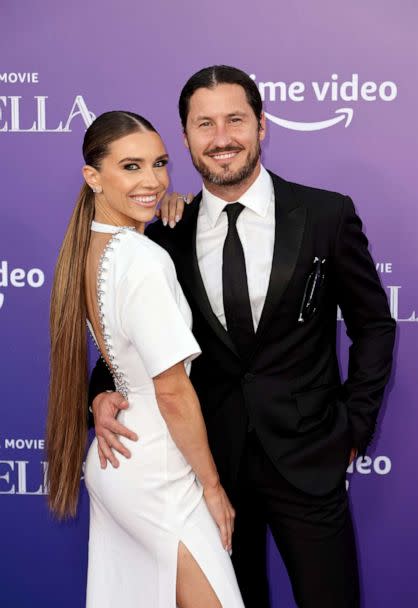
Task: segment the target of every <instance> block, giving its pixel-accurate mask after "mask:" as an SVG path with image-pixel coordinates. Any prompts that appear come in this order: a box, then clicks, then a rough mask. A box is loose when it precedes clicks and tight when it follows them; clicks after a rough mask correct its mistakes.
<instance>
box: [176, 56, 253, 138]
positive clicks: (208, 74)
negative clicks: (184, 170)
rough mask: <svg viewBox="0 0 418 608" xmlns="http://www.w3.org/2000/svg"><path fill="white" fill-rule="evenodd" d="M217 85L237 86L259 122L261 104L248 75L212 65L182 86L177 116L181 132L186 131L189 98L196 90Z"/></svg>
mask: <svg viewBox="0 0 418 608" xmlns="http://www.w3.org/2000/svg"><path fill="white" fill-rule="evenodd" d="M218 84H238V85H239V86H241V87H242V88H243V89H244V91H245V95H246V97H247V101H248V103H249V104H250V106H251V108H252V109H253V112H254V114H255V117H256V118H257V121H258V122H260V119H261V112H262V111H263V102H262V100H261V95H260V92H259V90H258V88H257V85H256V84H255V82H254V80H252V79H251V78H250V77H249V76H248V74H246V73H245V72H243V71H242V70H239V69H238V68H234V67H231V66H229V65H212V66H210V67H208V68H203V70H199V72H196V74H193V76H191V77H190V78H189V80H188V81H187V82H186V84H185V85H184V87H183V89H182V91H181V93H180V98H179V114H180V120H181V124H182V125H183V130H186V123H187V116H188V115H189V106H190V98H191V96H192V95H193V93H194V92H195V91H197V89H202V88H204V89H213V88H215V87H216V86H217V85H218Z"/></svg>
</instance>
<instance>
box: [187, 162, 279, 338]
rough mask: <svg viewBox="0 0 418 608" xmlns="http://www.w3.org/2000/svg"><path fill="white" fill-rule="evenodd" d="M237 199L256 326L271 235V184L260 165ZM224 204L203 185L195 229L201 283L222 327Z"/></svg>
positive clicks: (268, 270)
mask: <svg viewBox="0 0 418 608" xmlns="http://www.w3.org/2000/svg"><path fill="white" fill-rule="evenodd" d="M237 202H240V203H241V204H242V205H244V209H243V210H242V212H241V213H240V215H239V217H238V220H237V231H238V235H239V238H240V240H241V243H242V247H243V249H244V257H245V266H246V269H247V282H248V291H249V295H250V302H251V311H252V316H253V323H254V329H255V330H257V327H258V323H259V321H260V317H261V313H262V310H263V306H264V301H265V299H266V293H267V288H268V284H269V279H270V273H271V265H272V260H273V249H274V236H275V213H274V209H275V205H274V188H273V183H272V180H271V177H270V175H269V174H268V173H267V171H266V169H265V168H264V167H261V171H260V175H259V176H258V177H257V179H256V180H255V182H254V183H253V184H252V185H251V186H250V188H249V189H248V190H247V191H246V192H245V193H244V194H243V195H242V196H241V197H240V199H239V201H237ZM227 204H228V203H227V202H226V201H224V200H222V199H221V198H218V197H217V196H214V195H213V194H211V193H210V192H209V191H208V190H207V189H206V188H205V187H204V186H203V188H202V202H201V204H200V209H199V215H198V219H197V231H196V253H197V259H198V263H199V269H200V273H201V275H202V279H203V284H204V286H205V289H206V293H207V294H208V298H209V302H210V305H211V307H212V310H213V312H214V313H215V315H216V316H217V317H218V319H219V321H220V322H221V323H222V325H223V326H224V327H225V329H226V320H225V312H224V304H223V289H222V254H223V246H224V242H225V238H226V234H227V231H228V217H227V215H226V213H222V211H223V209H224V207H225V205H227Z"/></svg>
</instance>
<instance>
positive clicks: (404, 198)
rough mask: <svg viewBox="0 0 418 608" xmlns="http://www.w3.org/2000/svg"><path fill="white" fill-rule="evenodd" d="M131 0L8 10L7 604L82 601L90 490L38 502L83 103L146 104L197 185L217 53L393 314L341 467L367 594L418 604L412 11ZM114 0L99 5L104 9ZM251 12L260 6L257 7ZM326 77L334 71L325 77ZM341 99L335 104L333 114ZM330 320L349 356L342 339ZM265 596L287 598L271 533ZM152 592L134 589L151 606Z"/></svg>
mask: <svg viewBox="0 0 418 608" xmlns="http://www.w3.org/2000/svg"><path fill="white" fill-rule="evenodd" d="M290 4H291V3H288V2H277V1H275V2H273V1H272V0H262V1H261V2H258V3H255V4H254V7H253V9H251V7H250V5H244V4H243V3H242V2H239V1H238V0H230V2H228V3H222V4H221V3H216V2H209V1H208V0H201V2H200V3H198V4H196V3H194V2H183V3H165V2H162V1H161V0H154V2H150V3H148V4H147V5H145V4H144V3H139V2H137V1H134V0H121V2H118V3H102V2H99V0H91V1H90V2H88V3H87V2H82V1H81V0H73V1H72V2H70V3H60V2H54V1H53V0H44V1H43V2H40V1H39V0H33V1H29V0H26V1H23V2H12V1H11V0H3V1H2V2H1V5H0V51H1V52H0V58H1V59H0V150H1V165H0V166H1V192H2V200H1V222H0V323H1V325H0V327H1V334H0V335H1V347H0V365H1V370H2V398H1V420H2V424H1V427H0V522H1V523H0V526H1V532H2V533H1V540H2V551H1V558H0V559H1V563H0V605H1V606H4V607H5V608H6V607H7V608H26V607H27V608H29V607H30V608H32V607H33V606H43V607H44V608H49V607H51V608H52V607H55V606H60V607H61V608H78V607H82V606H83V605H84V597H85V578H86V561H87V534H88V509H87V506H88V500H87V496H86V495H85V492H84V493H83V496H82V500H81V509H80V515H79V517H78V519H77V520H76V521H74V522H73V523H70V524H60V525H59V524H57V523H55V522H53V521H52V519H51V518H50V516H49V515H48V513H47V510H46V507H45V496H44V483H43V478H44V460H45V458H44V454H43V450H42V447H43V446H42V441H41V440H42V437H43V432H44V421H45V411H46V394H47V377H48V300H49V292H50V288H51V279H52V272H53V267H54V261H55V259H56V256H57V251H58V247H59V244H60V242H61V240H62V237H63V234H64V230H65V227H66V224H67V221H68V218H69V215H70V212H71V210H72V207H73V204H74V200H75V197H76V194H77V192H78V189H79V187H80V184H81V178H80V166H81V162H82V161H81V154H80V146H81V140H82V136H83V132H84V129H85V127H86V124H88V122H89V121H90V120H91V116H92V114H95V115H97V114H99V113H101V112H103V111H105V110H111V109H129V110H134V111H138V112H139V113H141V114H144V115H145V116H146V117H148V118H149V119H150V120H151V121H152V122H153V123H155V125H156V126H157V128H158V129H159V130H160V132H161V134H162V136H163V138H164V139H165V141H166V144H167V147H168V150H169V152H170V154H171V158H172V162H171V166H170V173H171V179H172V184H173V186H174V188H175V189H177V190H180V191H190V190H192V191H193V190H194V191H197V190H198V189H199V177H198V175H197V174H196V173H195V171H194V170H193V168H192V166H191V163H190V161H189V157H188V153H187V151H186V150H185V149H184V147H183V143H182V137H181V132H180V128H179V120H178V117H177V109H176V102H177V98H178V94H179V91H180V88H181V86H182V84H183V83H184V81H185V79H186V78H187V77H188V76H190V75H191V74H192V73H193V72H195V71H196V70H197V69H199V68H201V67H203V66H206V65H211V64H213V63H228V64H232V65H236V66H239V67H241V68H242V69H244V70H246V71H247V72H248V73H249V74H252V75H254V76H253V77H254V79H255V81H256V82H257V84H258V85H259V87H260V90H261V92H262V94H263V96H264V98H265V108H266V111H267V112H268V113H269V116H270V121H269V123H268V127H269V135H268V138H267V141H266V142H265V145H264V163H265V165H266V166H267V167H269V168H271V169H273V170H274V171H276V172H277V173H279V174H281V175H282V176H283V177H285V178H289V179H292V180H295V181H300V182H302V183H307V184H310V185H313V186H318V187H324V188H328V189H334V190H338V191H341V192H344V193H347V194H350V195H351V196H352V197H353V199H354V201H355V203H356V204H357V208H358V210H359V212H360V215H361V216H362V218H363V220H364V223H365V229H366V232H367V234H368V236H369V238H370V240H371V244H372V245H371V247H372V252H373V255H374V257H375V260H376V263H378V264H379V266H378V267H379V272H381V276H382V281H383V283H384V284H385V285H386V287H387V290H388V296H389V297H390V301H391V307H392V313H393V315H394V316H395V318H397V319H398V320H399V332H398V341H397V362H396V367H395V371H394V374H393V379H392V382H391V386H390V390H389V392H388V396H387V399H386V402H385V405H384V408H383V414H382V416H381V419H380V427H379V431H378V433H377V436H376V439H375V442H374V446H373V449H372V450H371V452H370V456H369V458H368V459H367V460H366V462H365V463H363V464H360V463H358V464H356V465H355V466H354V473H353V472H349V473H348V476H347V478H348V480H349V484H350V494H351V501H352V505H353V511H354V517H355V525H356V532H357V537H358V543H359V552H360V566H361V577H362V588H363V598H364V600H363V605H364V606H366V607H367V608H389V607H392V606H394V605H397V606H401V607H405V608H409V607H412V606H416V605H418V593H417V591H416V583H415V577H416V564H417V561H418V550H417V546H418V532H417V525H416V522H417V515H416V514H417V511H418V490H417V487H418V486H417V483H416V475H415V473H414V470H415V461H416V449H415V441H414V439H415V432H416V431H415V429H416V427H417V425H418V414H417V413H416V411H415V408H414V405H415V403H414V397H415V391H414V389H415V379H416V376H415V374H416V361H417V358H416V356H415V353H416V342H417V338H418V325H417V323H416V318H415V313H414V311H415V310H416V308H415V307H416V306H417V300H418V292H417V288H416V285H415V277H416V274H417V265H416V260H417V253H418V251H417V238H416V236H415V231H416V218H417V213H416V207H415V198H416V197H415V188H414V187H413V175H414V174H415V172H416V157H417V144H416V132H417V131H416V127H417V118H416V102H417V84H416V78H415V77H413V74H414V73H416V68H417V65H416V64H417V52H416V51H417V49H416V31H415V30H416V28H415V24H416V21H417V17H418V9H417V5H416V3H415V2H412V0H404V2H402V6H400V5H399V4H396V3H394V2H392V1H389V0H369V1H368V2H367V3H366V5H365V4H364V3H363V2H359V1H357V0H354V2H349V3H342V2H338V1H337V2H335V1H334V2H331V1H327V0H317V1H316V2H309V3H308V2H305V3H300V2H298V3H293V6H290ZM104 7H106V8H104ZM251 13H252V14H251ZM327 83H328V84H327ZM339 110H342V111H341V112H340V111H339ZM340 327H341V351H342V356H341V361H342V367H343V369H345V366H346V358H347V357H346V347H347V341H346V338H345V334H344V328H343V324H342V323H341V324H340ZM269 569H270V574H271V588H272V598H273V606H274V608H277V607H280V608H291V607H293V606H294V605H295V604H294V601H293V599H292V596H291V592H290V588H289V582H288V579H287V575H286V573H285V571H284V569H283V566H282V564H281V561H280V558H279V556H278V554H277V552H276V549H275V547H274V545H273V543H272V542H271V543H270V564H269ZM144 605H145V604H144Z"/></svg>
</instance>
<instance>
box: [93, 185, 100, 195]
mask: <svg viewBox="0 0 418 608" xmlns="http://www.w3.org/2000/svg"><path fill="white" fill-rule="evenodd" d="M92 190H93V192H94V194H101V193H102V192H103V190H102V188H101V187H100V186H96V187H92Z"/></svg>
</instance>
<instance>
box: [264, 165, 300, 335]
mask: <svg viewBox="0 0 418 608" xmlns="http://www.w3.org/2000/svg"><path fill="white" fill-rule="evenodd" d="M270 175H271V177H272V180H273V185H274V195H275V233H276V234H275V240H274V250H273V260H272V266H271V273H270V281H269V286H268V290H267V295H266V300H265V303H264V307H263V312H262V314H261V318H260V322H259V324H258V328H257V333H256V343H257V345H258V344H259V342H260V341H261V339H262V335H263V332H264V331H265V330H266V328H267V327H268V323H269V320H270V318H271V316H272V314H273V313H274V311H275V309H277V306H278V305H279V302H280V299H281V298H282V296H283V294H284V292H285V290H286V288H287V286H288V285H289V282H290V279H291V278H292V275H293V272H294V270H295V266H296V262H297V259H298V257H299V252H300V248H301V245H302V238H303V233H304V230H305V222H306V208H305V207H302V206H300V205H299V203H298V201H297V200H296V198H295V195H294V193H293V191H292V189H291V187H290V185H289V184H288V182H286V181H285V180H283V179H281V178H280V177H278V176H277V175H274V174H272V173H270Z"/></svg>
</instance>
